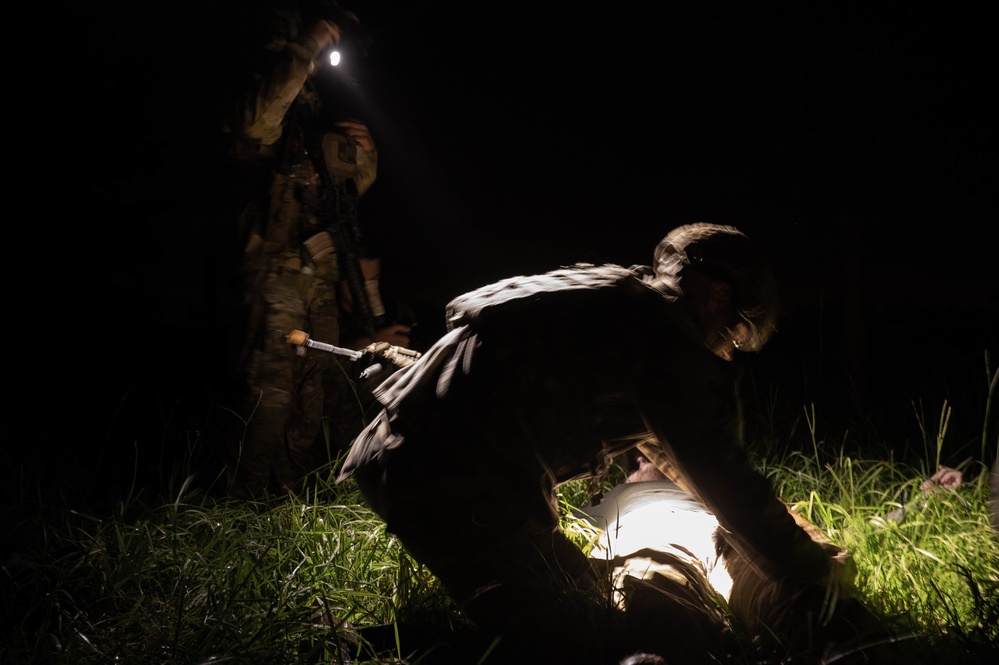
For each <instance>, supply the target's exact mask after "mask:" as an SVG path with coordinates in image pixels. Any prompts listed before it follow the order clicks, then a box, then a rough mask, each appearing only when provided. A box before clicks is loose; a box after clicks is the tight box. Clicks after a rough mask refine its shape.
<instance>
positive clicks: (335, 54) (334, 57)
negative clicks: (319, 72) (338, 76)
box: [330, 49, 340, 67]
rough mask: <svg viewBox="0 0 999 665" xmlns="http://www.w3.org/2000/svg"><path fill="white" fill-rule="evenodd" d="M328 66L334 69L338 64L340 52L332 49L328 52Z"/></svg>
mask: <svg viewBox="0 0 999 665" xmlns="http://www.w3.org/2000/svg"><path fill="white" fill-rule="evenodd" d="M330 64H331V65H333V66H334V67H336V66H337V65H339V64H340V51H337V50H336V49H333V50H332V51H330Z"/></svg>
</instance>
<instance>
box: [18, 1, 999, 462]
mask: <svg viewBox="0 0 999 665" xmlns="http://www.w3.org/2000/svg"><path fill="white" fill-rule="evenodd" d="M206 4H208V3H206ZM891 4H893V5H894V3H891ZM56 6H57V7H58V6H59V5H56ZM347 6H348V7H350V8H353V9H355V11H356V12H357V13H358V14H359V16H360V18H361V27H362V28H363V34H364V43H365V45H366V49H367V57H366V58H364V59H362V61H361V63H360V64H359V65H358V66H357V68H356V69H354V70H352V71H351V76H352V78H353V80H354V82H355V83H356V85H357V88H358V90H359V91H360V92H361V93H362V94H363V99H362V100H361V101H360V103H359V106H358V107H356V108H357V109H358V110H359V112H360V113H361V114H363V115H364V119H365V120H366V121H367V122H368V124H369V126H370V127H371V129H372V131H373V133H374V135H375V138H376V141H377V143H378V146H379V150H380V169H379V178H378V181H377V182H376V184H375V186H374V187H373V188H372V190H371V191H370V192H369V194H368V196H366V197H365V199H364V200H363V202H362V207H361V214H362V219H363V222H364V224H365V225H366V227H367V229H368V234H369V238H371V239H372V240H376V241H377V242H378V245H379V247H380V249H381V252H382V255H383V257H384V259H385V263H386V268H385V276H384V280H385V284H384V288H385V292H386V295H387V296H388V297H390V298H392V299H393V301H394V302H395V301H398V302H403V303H406V304H409V305H411V306H412V307H413V308H414V309H415V311H416V313H417V317H418V319H419V326H418V327H417V329H416V330H417V331H418V333H417V334H416V335H415V337H414V344H413V345H414V346H415V347H416V348H418V349H422V348H425V347H426V346H427V345H428V344H429V343H430V342H432V341H433V339H435V337H436V336H437V335H438V334H440V333H441V332H443V325H444V322H443V307H444V305H445V304H446V302H447V301H448V300H450V299H451V298H452V297H454V296H456V295H458V294H460V293H462V292H464V291H467V290H469V289H472V288H475V287H477V286H480V285H482V284H485V283H488V282H490V281H493V280H496V279H499V278H502V277H508V276H512V275H515V274H520V273H531V272H542V271H546V270H550V269H553V268H555V267H558V266H560V265H566V264H570V263H573V262H576V261H586V262H593V263H603V262H613V263H620V264H625V265H629V264H633V263H648V262H649V261H650V260H651V255H652V250H653V248H654V246H655V244H656V242H657V241H658V240H659V239H660V238H661V237H662V236H663V235H664V234H665V233H666V232H667V231H668V230H669V229H670V228H672V227H674V226H676V225H679V224H682V223H687V222H691V221H697V220H709V221H715V222H721V223H730V224H734V225H736V226H738V227H740V228H742V229H743V230H744V231H746V232H747V233H748V234H749V235H750V236H751V237H754V238H755V239H757V240H758V241H760V242H761V243H762V245H763V246H764V247H765V248H766V250H767V252H768V254H769V255H770V257H771V259H772V261H773V264H774V267H775V270H776V272H777V276H778V280H779V283H780V286H781V290H782V301H783V309H782V314H781V320H780V331H779V332H778V334H777V335H776V336H775V338H774V339H773V341H772V342H771V344H770V345H768V347H767V348H766V349H765V350H764V351H763V352H761V353H760V354H755V355H754V356H753V357H752V358H749V359H747V360H746V361H745V362H747V364H748V369H749V379H750V383H751V385H750V386H749V388H750V390H749V394H750V397H751V400H752V401H751V403H752V404H753V405H754V406H758V407H759V408H760V410H761V412H762V411H766V410H767V409H768V408H771V407H774V406H775V405H776V406H777V407H779V408H777V410H776V414H775V415H770V416H767V415H761V416H760V419H761V420H766V419H767V418H770V419H771V420H773V419H774V418H777V419H778V420H779V419H783V420H782V421H781V423H786V422H790V421H791V420H794V419H800V418H801V416H802V413H803V408H804V407H805V406H806V405H809V404H814V405H815V406H816V410H817V412H818V414H819V419H820V422H821V423H823V424H828V425H829V427H830V431H831V432H836V431H839V432H840V433H842V432H843V431H844V430H842V429H840V430H836V429H835V428H836V427H845V428H852V429H853V430H854V431H857V430H858V429H865V430H867V431H868V432H869V433H870V435H871V436H873V437H875V438H878V439H880V440H883V441H887V442H891V445H892V446H899V447H905V446H908V445H914V444H913V442H917V441H921V440H922V435H921V433H920V426H919V417H918V416H917V415H916V414H917V413H919V412H920V410H921V411H922V413H923V418H925V421H924V426H925V427H926V428H927V429H928V430H929V431H930V435H931V438H932V436H934V435H935V433H936V428H937V423H936V421H937V418H938V417H939V414H940V410H941V408H942V406H943V404H944V403H945V401H946V403H948V404H950V405H951V406H952V408H953V409H954V412H953V416H952V418H951V422H950V430H949V434H948V447H949V450H948V453H949V454H950V455H952V456H954V457H955V458H957V457H960V458H961V459H963V458H964V457H967V456H969V455H970V456H975V457H976V458H978V453H979V452H980V449H981V444H982V434H983V423H984V420H985V408H986V405H987V399H986V396H987V389H988V381H989V378H990V376H989V374H988V371H989V370H991V371H992V372H995V368H996V366H997V365H999V358H997V355H999V325H997V322H999V290H997V284H999V279H997V278H996V269H995V264H996V251H997V250H996V240H997V236H999V234H997V232H996V226H995V225H996V221H997V219H999V217H997V212H999V205H997V200H996V194H997V183H999V178H997V175H999V174H997V172H996V171H997V169H996V165H997V160H996V156H997V151H996V148H997V140H996V139H997V136H996V124H995V118H996V117H999V114H997V108H996V104H995V101H994V93H993V90H994V87H995V85H994V75H995V66H996V58H995V46H994V44H995V40H994V39H993V38H992V35H990V34H989V30H988V26H989V25H990V23H989V21H988V20H986V14H985V9H984V8H982V9H971V8H969V7H967V6H966V7H961V8H955V7H953V6H949V5H946V4H944V3H929V2H915V3H907V4H901V3H899V4H898V5H895V6H890V7H889V6H887V5H885V4H884V3H794V2H768V3H724V2H698V3H663V2H656V3H652V2H636V1H631V0H627V1H624V2H618V3H613V4H604V3H595V2H572V3H569V2H549V3H520V4H503V5H492V4H490V5H484V4H481V3H463V4H462V5H460V6H457V7H449V6H446V5H415V4H408V3H407V4H405V5H403V6H399V3H391V2H379V1H370V2H357V3H354V4H348V5H347ZM253 7H254V3H253V2H239V3H237V2H234V1H232V0H227V1H223V2H221V3H213V4H211V7H210V8H205V7H198V6H196V5H195V3H180V4H175V5H171V4H167V3H162V2H159V3H152V2H137V3H136V2H128V3H126V2H116V1H114V0H102V1H101V2H92V3H86V6H83V5H80V4H77V3H66V6H65V8H62V9H60V11H59V15H58V19H59V20H58V21H52V22H49V24H48V25H49V27H50V30H49V31H48V32H47V33H46V35H47V39H46V43H48V44H49V45H50V47H51V46H55V45H61V46H64V47H65V50H64V53H65V61H61V62H60V61H57V64H56V65H54V66H52V67H51V68H49V69H47V70H45V71H40V72H38V73H37V74H35V73H34V72H33V71H32V70H31V68H30V67H25V68H24V70H25V71H28V72H29V73H28V77H27V78H28V79H29V83H28V84H27V85H26V88H25V89H27V90H31V91H33V92H32V94H29V95H26V97H27V100H26V101H27V103H26V104H25V106H24V113H25V114H26V115H28V116H29V118H30V120H32V121H33V122H31V123H28V124H29V126H31V127H37V129H33V130H31V131H29V133H27V134H26V135H25V136H26V137H27V138H28V143H30V145H31V146H32V149H30V150H27V151H24V152H26V153H27V154H28V155H29V157H28V158H27V159H25V160H23V161H22V162H21V163H20V166H19V169H18V173H19V174H22V175H25V176H27V178H26V179H25V181H26V182H28V183H29V184H30V185H31V186H32V187H35V188H36V189H38V190H40V191H42V192H44V193H43V194H42V195H41V196H39V197H34V196H33V203H32V204H31V206H30V210H31V212H30V214H29V216H28V217H27V218H26V220H25V223H23V224H20V225H18V226H20V227H21V228H20V229H19V230H18V232H17V235H16V236H12V238H15V237H16V238H17V242H16V246H17V247H20V248H21V251H22V252H23V253H22V260H21V261H20V262H14V261H12V262H10V263H9V265H8V266H7V277H6V283H7V284H8V289H9V291H8V295H9V298H8V304H9V305H10V306H11V309H10V313H11V318H10V322H11V328H10V330H11V335H12V341H13V343H12V345H11V346H12V348H13V350H14V358H13V359H12V361H11V367H12V368H13V369H14V371H13V372H12V373H11V376H12V377H13V379H14V384H13V386H14V392H15V393H16V397H15V398H13V399H11V400H8V405H9V406H10V407H12V408H11V412H10V416H9V417H8V418H7V421H8V423H9V424H8V426H7V429H6V430H4V431H5V433H6V434H5V438H7V440H8V441H13V442H14V446H13V447H19V446H29V445H35V444H36V442H39V443H41V445H42V446H43V447H45V446H60V447H65V448H67V449H70V450H74V451H77V452H79V451H86V450H88V449H89V447H92V446H95V445H99V447H101V450H102V451H110V452H107V453H106V454H108V455H110V456H112V457H114V456H118V455H119V454H120V452H121V450H126V451H127V450H128V449H130V448H138V449H141V448H143V447H144V446H150V445H151V443H150V439H153V438H155V437H156V434H155V432H156V431H161V430H163V429H164V428H175V429H179V430H180V431H182V432H194V434H192V435H191V436H192V437H193V438H197V437H198V436H201V435H202V434H201V433H200V430H201V427H202V425H200V424H199V423H200V422H201V419H202V418H203V417H205V414H210V413H211V410H212V409H213V408H216V407H217V405H216V404H215V403H214V399H215V398H216V394H215V384H214V378H215V377H214V361H215V360H216V359H217V357H218V353H219V349H218V346H219V344H218V341H219V340H218V337H217V331H218V329H219V325H220V323H224V322H222V321H219V320H218V311H219V310H218V308H217V303H216V302H215V300H214V297H215V291H214V285H213V280H214V279H215V278H216V276H217V270H218V251H219V245H218V243H219V240H220V238H225V237H226V231H227V229H228V228H229V227H228V225H229V224H231V220H230V219H228V218H227V217H226V214H227V211H226V209H225V208H224V206H223V205H222V201H224V199H225V194H226V188H227V187H229V185H230V183H228V182H227V180H226V179H225V169H224V164H223V160H222V153H221V151H220V145H221V143H220V133H219V125H220V117H221V108H222V104H223V103H224V100H225V93H226V91H227V90H229V89H230V87H231V86H232V84H233V81H234V80H236V78H235V77H237V76H238V75H240V73H241V72H240V70H241V65H242V64H243V60H242V54H244V53H245V48H246V42H247V34H248V33H247V27H246V26H247V25H248V24H249V23H250V22H251V19H252V14H251V11H252V8H253ZM978 12H981V13H980V14H979V13H978ZM23 55H24V57H25V58H26V60H29V61H30V49H26V50H25V52H24V54H23ZM14 131H15V134H18V138H24V137H21V136H20V134H19V132H18V130H16V129H15V130H14ZM31 191H35V190H31ZM22 233H23V236H22V235H21V234H22ZM12 246H13V243H12ZM550 334H551V336H552V343H553V346H557V343H558V335H559V331H558V330H552V331H550ZM986 354H991V357H990V359H989V361H988V364H987V361H986ZM580 362H585V358H581V359H580ZM768 405H769V406H768ZM209 417H210V415H209ZM993 421H994V416H993ZM781 423H778V424H779V426H780V427H783V426H784V425H782V424H781ZM22 429H23V430H24V431H23V432H22V431H20V430H22ZM989 436H990V437H991V440H990V441H989V446H994V445H995V429H994V427H993V429H992V430H991V433H990V434H989ZM109 442H112V443H109ZM102 454H103V453H102ZM950 461H951V462H952V463H957V462H958V461H960V459H951V460H950Z"/></svg>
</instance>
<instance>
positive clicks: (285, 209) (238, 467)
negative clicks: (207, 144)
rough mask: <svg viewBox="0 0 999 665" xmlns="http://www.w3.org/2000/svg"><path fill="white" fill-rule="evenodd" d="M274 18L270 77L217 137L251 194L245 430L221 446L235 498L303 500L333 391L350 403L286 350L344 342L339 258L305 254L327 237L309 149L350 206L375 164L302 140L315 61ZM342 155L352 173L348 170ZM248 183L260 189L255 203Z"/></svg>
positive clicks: (344, 142)
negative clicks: (299, 333)
mask: <svg viewBox="0 0 999 665" xmlns="http://www.w3.org/2000/svg"><path fill="white" fill-rule="evenodd" d="M278 18H280V19H281V23H280V25H279V26H278V29H277V30H276V32H275V35H276V36H275V38H274V39H273V41H272V42H271V43H270V44H268V46H267V49H266V51H267V53H268V61H267V66H266V67H265V68H263V71H262V72H260V73H257V74H255V75H254V77H253V79H252V81H251V82H250V83H249V84H248V86H247V88H246V90H245V91H244V92H243V94H241V95H240V96H238V97H237V98H236V99H235V100H234V104H233V105H232V107H231V108H230V109H229V112H228V115H227V117H226V121H225V126H224V131H225V135H226V137H227V138H228V139H229V149H230V153H231V157H232V158H233V160H234V163H235V164H237V165H238V168H241V169H242V171H243V172H244V173H245V174H246V175H245V178H244V180H245V182H243V183H242V184H243V185H244V186H247V187H249V188H250V190H251V191H250V195H249V197H248V199H249V200H248V203H247V204H246V205H245V206H244V207H243V208H242V210H241V212H240V214H239V229H238V233H239V238H240V245H241V247H242V255H241V256H240V258H239V259H238V263H239V268H238V278H237V279H238V282H239V284H238V286H237V288H238V290H239V292H240V298H241V303H240V305H241V308H242V311H241V312H240V320H241V325H243V326H244V328H243V334H242V336H241V339H240V340H239V341H238V344H239V348H240V350H239V353H238V358H236V359H235V361H234V362H235V365H234V366H235V369H236V372H237V373H238V374H239V375H240V377H241V381H242V385H241V386H240V388H241V389H242V390H243V391H244V393H243V394H244V395H245V400H244V401H243V403H242V407H241V413H240V416H241V418H242V419H243V421H244V422H245V428H244V429H243V431H242V432H237V433H235V434H233V435H230V437H229V440H228V441H227V446H228V454H227V457H228V467H229V469H228V470H229V473H230V481H231V483H232V487H231V490H232V492H233V494H235V495H236V496H243V497H249V496H256V495H259V494H261V493H263V492H265V491H271V492H282V491H287V490H295V491H297V490H300V489H301V488H302V482H303V480H304V477H305V476H306V475H307V474H308V473H309V472H311V471H313V470H315V469H316V466H317V460H315V459H313V457H314V455H316V453H317V450H316V447H315V444H316V443H317V437H321V436H322V429H323V428H322V420H323V417H324V416H330V415H331V413H330V411H331V409H332V402H331V400H330V394H329V391H330V390H334V391H337V392H339V393H347V392H349V391H348V389H347V388H346V387H345V385H346V384H347V383H349V381H348V380H347V377H346V375H345V374H344V373H343V372H342V371H341V370H340V368H339V367H337V366H336V365H337V359H335V358H333V357H332V356H330V355H329V354H325V353H314V354H304V355H297V354H296V349H295V348H293V347H292V346H291V345H289V344H288V343H287V341H286V340H285V336H286V335H287V334H288V333H290V332H291V331H292V330H295V329H299V330H303V331H305V332H306V333H308V334H309V335H311V336H312V337H314V338H315V339H318V340H322V341H324V342H327V343H332V344H337V343H338V340H339V337H340V325H341V324H340V307H339V305H338V301H337V282H338V281H339V280H340V269H339V266H338V265H337V254H336V252H335V251H333V252H330V253H328V254H326V255H325V256H323V257H322V258H318V259H314V258H313V256H312V254H311V253H310V252H309V251H307V249H306V247H305V246H304V245H303V243H305V242H306V241H307V240H309V239H314V238H320V237H324V236H318V235H317V234H320V233H322V232H323V231H324V229H325V226H324V221H322V220H320V218H319V216H318V214H317V213H318V205H319V200H320V184H321V179H320V178H319V177H318V176H317V172H316V169H315V165H314V162H313V160H312V159H311V157H312V155H310V148H311V147H312V146H314V145H321V146H322V152H323V153H324V159H325V163H326V164H328V165H330V169H329V171H330V178H331V180H332V182H333V184H334V185H336V186H337V187H346V188H348V189H349V191H351V192H356V195H357V196H360V195H361V194H363V193H364V192H365V191H366V190H367V189H368V188H369V187H370V186H371V184H372V183H373V181H374V179H375V174H376V171H377V154H368V153H366V152H364V151H363V150H360V149H358V148H357V147H356V144H355V143H354V140H353V139H352V138H348V137H346V136H342V137H341V138H339V139H338V140H330V139H331V138H332V136H331V134H330V133H326V134H324V135H321V141H319V142H310V140H309V139H310V137H309V136H308V135H307V134H306V133H304V132H305V131H308V128H309V127H312V126H314V125H315V123H316V121H317V119H318V118H319V117H320V108H321V104H320V100H319V96H318V94H317V92H316V90H315V87H314V85H313V81H312V79H311V75H312V73H313V70H314V67H315V65H314V59H315V57H316V55H317V52H318V50H319V49H318V46H317V44H316V43H315V41H314V40H312V39H311V38H309V37H308V36H306V35H303V34H299V19H298V17H297V15H295V14H294V13H291V14H287V13H286V14H280V15H278ZM303 128H305V129H304V130H303ZM345 149H346V150H347V151H348V152H350V153H351V154H349V155H347V162H348V163H349V162H353V163H350V164H349V168H348V169H347V170H345V169H344V166H343V164H344V154H343V152H344V150H345ZM334 164H335V165H337V168H336V169H334V168H333V166H332V165H334ZM261 174H263V179H261ZM268 180H269V182H268ZM254 182H256V183H262V184H261V186H260V187H259V189H258V190H257V191H253V186H254V185H253V183H254ZM357 429H360V424H358V425H357ZM320 457H322V456H320Z"/></svg>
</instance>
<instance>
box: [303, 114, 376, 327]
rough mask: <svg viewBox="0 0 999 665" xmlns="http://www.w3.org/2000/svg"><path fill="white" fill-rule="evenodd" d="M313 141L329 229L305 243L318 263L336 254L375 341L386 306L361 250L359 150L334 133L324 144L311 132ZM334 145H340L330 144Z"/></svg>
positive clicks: (356, 309)
mask: <svg viewBox="0 0 999 665" xmlns="http://www.w3.org/2000/svg"><path fill="white" fill-rule="evenodd" d="M310 141H311V145H310V147H309V153H310V156H311V157H312V160H313V165H314V167H315V170H316V173H317V174H318V175H319V179H320V185H321V188H320V193H319V215H320V219H322V220H323V221H325V222H326V224H327V230H326V231H325V232H323V233H319V234H316V235H314V236H312V237H311V238H309V239H307V240H306V241H305V243H304V244H305V246H306V249H307V250H308V251H309V254H311V255H312V258H313V259H315V260H318V259H321V258H322V257H324V256H326V255H327V254H329V253H330V252H332V251H336V253H337V259H338V263H339V266H340V269H341V271H342V272H343V274H344V275H345V276H346V278H347V279H346V281H347V286H348V288H349V289H350V296H351V299H352V300H353V311H352V315H353V316H355V317H357V318H358V320H359V321H360V323H361V325H362V326H363V329H364V332H366V333H367V334H368V336H369V338H370V339H374V338H375V331H376V330H378V328H379V322H380V320H381V317H383V316H384V315H385V307H384V306H383V305H382V302H381V297H380V296H379V294H378V285H377V282H374V281H372V283H371V284H368V283H367V281H366V280H365V279H364V273H363V271H362V270H361V261H360V254H359V251H360V248H361V247H363V236H362V234H361V227H360V225H359V223H358V219H357V185H356V184H355V182H354V179H353V176H354V172H355V169H356V164H357V157H356V155H357V147H356V144H355V142H354V139H353V138H352V137H349V136H344V135H342V134H337V133H332V132H331V133H327V134H325V135H324V136H323V137H322V140H321V141H320V140H319V137H318V136H316V135H315V134H314V133H311V138H310ZM331 143H335V144H336V145H335V146H333V145H329V144H331ZM327 145H329V147H330V148H331V149H332V150H331V153H332V154H333V155H335V156H336V159H337V162H336V163H335V164H333V165H332V167H333V171H332V172H333V173H336V174H337V175H341V176H343V180H344V184H343V185H338V184H337V183H335V182H333V178H332V177H330V173H331V171H330V168H329V166H330V165H328V164H327V161H326V151H325V150H324V148H326V147H327Z"/></svg>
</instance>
